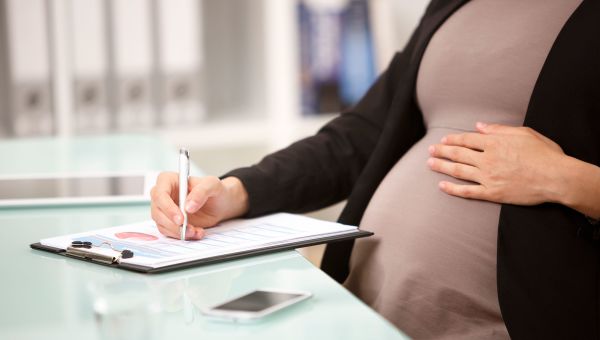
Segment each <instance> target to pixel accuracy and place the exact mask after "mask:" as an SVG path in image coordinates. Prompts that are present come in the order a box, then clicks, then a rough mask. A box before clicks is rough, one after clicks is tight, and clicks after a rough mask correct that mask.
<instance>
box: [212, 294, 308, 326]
mask: <svg viewBox="0 0 600 340" xmlns="http://www.w3.org/2000/svg"><path fill="white" fill-rule="evenodd" d="M311 296H312V294H311V293H309V292H304V291H284V290H271V289H269V290H255V291H253V292H250V293H247V294H244V295H242V296H238V297H236V298H233V299H231V300H227V301H225V302H223V303H220V304H218V305H216V306H212V307H210V308H207V309H205V310H203V311H202V314H204V315H207V316H210V317H216V318H219V319H226V320H230V321H242V322H243V321H253V320H258V319H260V318H262V317H264V316H267V315H269V314H271V313H274V312H276V311H278V310H281V309H283V308H285V307H287V306H291V305H293V304H295V303H297V302H300V301H302V300H306V299H308V298H309V297H311Z"/></svg>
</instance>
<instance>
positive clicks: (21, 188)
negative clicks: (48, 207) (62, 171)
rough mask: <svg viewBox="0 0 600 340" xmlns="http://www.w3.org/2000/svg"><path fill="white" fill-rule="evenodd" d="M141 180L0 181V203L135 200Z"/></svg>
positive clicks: (117, 178) (115, 177)
mask: <svg viewBox="0 0 600 340" xmlns="http://www.w3.org/2000/svg"><path fill="white" fill-rule="evenodd" d="M143 194H144V176H113V177H81V178H78V177H67V178H32V179H1V180H0V200H1V199H36V198H58V197H60V198H63V197H104V196H138V195H143Z"/></svg>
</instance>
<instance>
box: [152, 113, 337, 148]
mask: <svg viewBox="0 0 600 340" xmlns="http://www.w3.org/2000/svg"><path fill="white" fill-rule="evenodd" d="M333 117H335V114H327V115H319V116H310V117H300V118H294V119H291V120H287V121H286V122H285V125H286V126H281V125H280V124H278V123H277V121H273V120H268V119H261V118H255V119H224V120H221V121H209V122H206V123H205V124H203V125H199V126H191V127H178V128H177V127H175V128H169V129H159V130H158V134H159V135H160V137H161V138H163V139H165V140H166V141H168V142H169V143H171V144H173V145H176V146H179V147H184V146H185V147H188V148H235V147H244V146H264V147H266V149H267V150H270V151H272V150H275V149H278V148H280V147H283V146H285V145H288V144H290V143H292V142H294V141H296V140H298V139H300V138H304V137H307V136H310V135H312V134H314V133H315V132H317V131H318V130H319V128H320V127H321V126H323V125H324V124H326V123H327V122H328V121H329V120H331V119H332V118H333ZM282 129H284V130H285V131H287V133H286V135H285V136H284V138H281V137H280V133H279V132H280V131H281V130H282Z"/></svg>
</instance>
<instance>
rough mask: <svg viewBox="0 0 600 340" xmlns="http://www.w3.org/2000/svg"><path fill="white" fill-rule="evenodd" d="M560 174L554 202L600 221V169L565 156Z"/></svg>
mask: <svg viewBox="0 0 600 340" xmlns="http://www.w3.org/2000/svg"><path fill="white" fill-rule="evenodd" d="M558 172H559V174H560V175H559V178H560V180H559V181H558V183H557V184H558V187H559V189H558V190H556V192H557V195H556V197H554V199H553V201H556V202H558V203H561V204H564V205H566V206H568V207H570V208H572V209H575V210H577V211H579V212H580V213H582V214H584V215H586V216H588V217H591V218H593V219H596V220H598V219H600V167H598V166H596V165H594V164H591V163H586V162H583V161H580V160H578V159H575V158H573V157H569V156H565V158H564V161H563V162H561V164H560V166H559V167H558Z"/></svg>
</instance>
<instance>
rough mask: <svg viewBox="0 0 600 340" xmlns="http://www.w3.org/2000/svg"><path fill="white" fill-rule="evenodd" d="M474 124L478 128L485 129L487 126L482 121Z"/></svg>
mask: <svg viewBox="0 0 600 340" xmlns="http://www.w3.org/2000/svg"><path fill="white" fill-rule="evenodd" d="M475 125H476V126H477V127H478V128H480V129H485V127H486V126H487V124H486V123H482V122H477V124H475Z"/></svg>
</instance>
